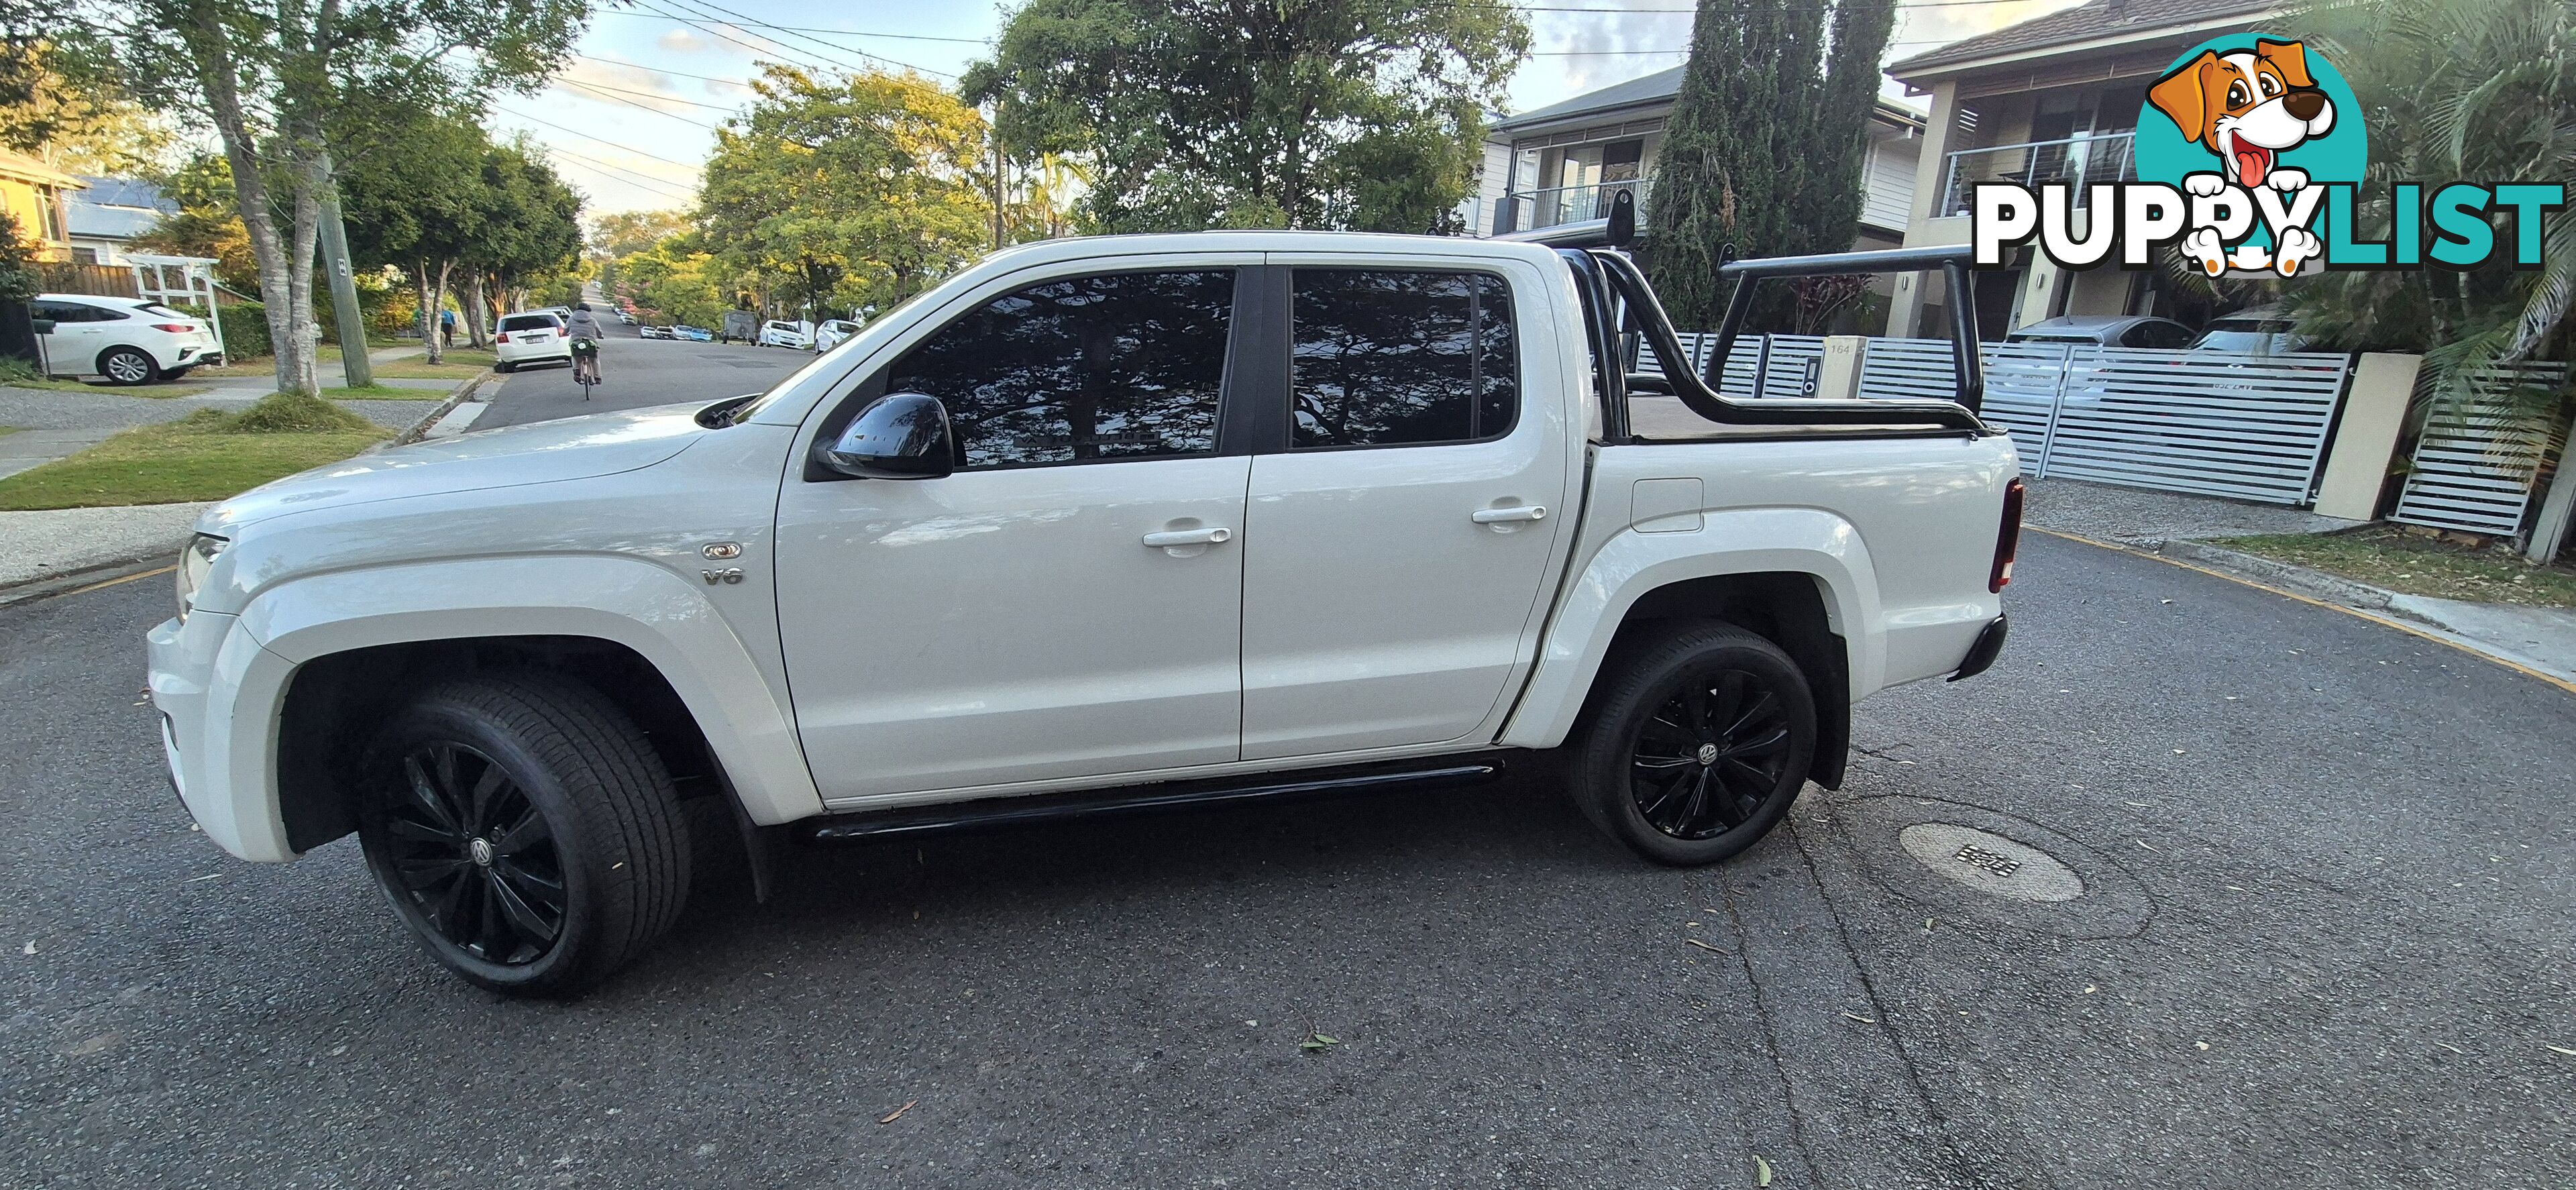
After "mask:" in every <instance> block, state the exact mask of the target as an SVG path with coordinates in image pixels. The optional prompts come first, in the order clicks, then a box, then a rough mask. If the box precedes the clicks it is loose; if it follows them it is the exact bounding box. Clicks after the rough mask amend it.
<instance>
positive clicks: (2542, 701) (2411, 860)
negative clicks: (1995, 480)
mask: <svg viewBox="0 0 2576 1190" xmlns="http://www.w3.org/2000/svg"><path fill="white" fill-rule="evenodd" d="M513 383H514V384H515V383H518V382H515V381H514V382H513ZM169 605H170V593H169V590H168V579H167V578H166V577H153V578H149V579H145V580H141V581H136V582H132V583H127V584H125V585H121V586H113V587H108V588H105V589H100V590H94V591H89V592H86V593H80V594H71V595H65V596H60V597H56V598H51V599H47V600H43V601H40V602H36V603H32V604H26V605H20V606H16V607H10V608H6V609H0V707H6V708H8V712H7V715H6V717H5V721H0V821H6V822H7V823H8V824H9V829H8V830H7V831H6V832H5V833H0V864H5V870H6V871H8V872H9V873H11V875H12V879H10V880H9V881H8V882H7V883H6V885H5V887H0V931H5V933H0V962H5V963H7V964H9V965H10V968H11V971H12V974H13V978H11V979H9V980H8V981H7V982H6V983H5V985H0V997H5V1000H6V1003H5V1006H0V1021H5V1022H6V1023H5V1025H0V1046H5V1053H6V1061H5V1063H0V1111H5V1113H6V1120H7V1135H8V1137H9V1143H8V1144H7V1145H6V1146H5V1148H0V1185H8V1186H13V1187H14V1186H27V1187H35V1186H115V1187H126V1186H164V1185H167V1186H222V1187H233V1186H249V1185H257V1186H281V1187H284V1186H293V1187H307V1186H312V1187H319V1186H368V1187H380V1186H382V1187H392V1186H491V1185H503V1186H557V1185H563V1186H617V1187H633V1186H690V1187H696V1186H777V1185H800V1186H819V1185H833V1186H869V1187H877V1186H925V1187H964V1186H1020V1185H1046V1186H1219V1185H1227V1186H1297V1187H1312V1186H1350V1187H1389V1186H1464V1185H1494V1186H1512V1187H1519V1186H1603V1187H1644V1186H1690V1187H1734V1186H1745V1187H1750V1186H1754V1185H1755V1184H1756V1172H1755V1171H1756V1159H1757V1157H1758V1158H1759V1159H1760V1160H1761V1161H1763V1162H1767V1163H1768V1165H1769V1166H1770V1167H1771V1168H1772V1169H1773V1170H1774V1171H1775V1180H1774V1182H1773V1185H1775V1186H1783V1187H1859V1188H1870V1190H1877V1188H1888V1187H1908V1186H1934V1187H1988V1186H1993V1187H2024V1186H2028V1187H2040V1186H2059V1187H2105V1188H2113V1187H2116V1188H2124V1190H2125V1188H2128V1187H2137V1186H2154V1187H2159V1188H2167V1187H2213V1188H2215V1187H2226V1188H2229V1190H2235V1188H2238V1187H2246V1186H2260V1187H2267V1188H2270V1187H2400V1186H2403V1187H2477V1188H2479V1190H2492V1188H2498V1187H2556V1186H2564V1185H2565V1184H2566V1178H2567V1171H2568V1170H2570V1169H2576V1118H2571V1116H2576V1109H2571V1104H2576V1056H2570V1055H2568V1054H2565V1053H2563V1052H2559V1051H2553V1049H2552V1048H2551V1047H2552V1046H2557V1047H2561V1050H2576V992H2571V990H2570V986H2569V985H2570V980H2569V978H2568V975H2569V972H2570V971H2571V970H2576V941H2571V940H2576V859H2571V857H2572V856H2576V825H2571V817H2570V815H2569V814H2568V813H2567V807H2568V795H2569V793H2570V789H2571V780H2570V776H2569V774H2570V773H2571V771H2576V696H2571V695H2569V694H2567V693H2565V692H2562V691H2560V690H2558V689H2555V688H2553V687H2550V686H2548V685H2545V684H2543V683H2540V682H2537V681H2534V680H2531V679H2529V678H2526V677H2523V676H2520V675H2518V674H2516V673H2514V672H2511V671H2508V670H2506V669H2503V668H2500V667H2498V666H2496V665H2493V664H2491V663H2488V662H2486V661H2483V660H2480V659H2478V658H2475V657H2471V656H2469V655H2466V654H2463V653H2460V652H2456V651H2454V650H2452V649H2450V648H2448V647H2446V646H2443V645H2440V644H2436V643H2432V642H2428V641H2425V640H2421V639H2418V638H2416V637H2413V636H2409V635H2406V634H2403V633H2400V632H2397V631H2394V630H2391V629H2388V628H2385V627H2382V626H2378V625H2375V624H2372V623H2368V622H2365V621H2363V620H2360V619H2357V618H2354V617H2351V616H2348V615H2344V614H2340V613H2337V612H2334V611H2331V610H2327V609H2323V608H2318V607H2314V606H2309V605H2305V604H2301V603H2297V602H2292V601H2289V600H2285V599H2282V598H2280V597H2277V596H2274V595H2271V594H2267V593H2264V592H2261V591H2257V590H2253V589H2249V588H2246V587H2243V586H2239V585H2236V584H2233V583H2230V582H2227V581H2224V580H2220V579H2217V578H2213V577H2210V576H2206V575H2202V574H2198V573H2195V572H2192V571H2189V570H2184V569H2180V568H2176V567H2173V566H2169V565H2165V564H2162V563H2159V562H2156V561H2153V560H2150V559H2146V558H2142V557H2137V556H2133V555H2127V554H2121V553H2114V552H2110V551H2106V550H2102V549H2097V548H2093V547H2088V546H2081V545H2076V544H2072V543H2068V542H2065V541H2060V540H2056V539H2052V538H2046V537H2038V538H2035V539H2034V540H2032V541H2030V542H2029V543H2028V544H2027V545H2026V546H2025V549H2024V555H2023V562H2022V569H2021V578H2020V579H2019V581H2018V582H2017V583H2016V585H2015V586H2014V588H2013V590H2012V593H2011V596H2010V605H2011V609H2012V612H2013V616H2014V625H2015V630H2014V633H2013V641H2012V644H2011V647H2010V648H2009V649H2007V650H2006V652H2005V654H2004V658H2003V661H2002V663H2001V664H2000V665H1998V666H1997V668H1996V669H1995V670H1994V671H1993V672H1991V673H1989V674H1987V675H1985V676H1983V677H1980V678H1977V679H1975V680H1972V681H1969V682H1965V683H1960V684H1957V685H1944V684H1941V683H1937V682H1936V683H1931V684H1927V685H1921V686H1915V687H1910V688H1906V689H1902V690H1898V691H1895V692H1892V693H1889V694H1886V695H1882V696H1880V697H1879V698H1877V699H1874V700H1873V701H1871V702H1870V703H1868V704H1866V705H1865V706H1864V707H1863V708H1862V709H1861V715H1860V725H1859V734H1860V737H1861V742H1862V744H1863V746H1864V752H1863V753H1862V754H1861V756H1860V757H1859V758H1858V759H1857V761H1856V763H1855V765H1854V771H1853V775H1852V779H1851V782H1850V786H1849V788H1847V789H1846V790H1844V791H1842V792H1840V793H1833V794H1828V793H1825V792H1822V791H1819V790H1813V789H1811V790H1810V791H1809V792H1808V795H1807V797H1806V798H1805V800H1803V801H1802V802H1801V803H1800V806H1799V808H1798V810H1797V811H1796V813H1795V815H1794V818H1793V826H1792V827H1791V829H1788V830H1784V831H1782V832H1780V833H1778V834H1776V835H1775V836H1774V837H1773V838H1771V839H1770V840H1767V841H1766V842H1765V843H1764V844H1762V845H1761V846H1759V847H1757V848H1756V849H1755V850H1753V851H1751V852H1749V853H1747V854H1746V855H1744V856H1742V857H1740V858H1739V859H1738V860H1737V861H1736V862H1734V863H1731V864H1728V865H1725V866H1722V867H1719V868H1716V869H1713V870H1704V871H1692V872H1678V871H1670V870H1662V869H1656V868H1651V867H1647V866H1644V865H1642V864H1640V863H1638V862H1637V861H1635V860H1633V859H1631V858H1629V857H1628V856H1627V855H1626V854H1625V853H1623V852H1621V851H1620V850H1618V849H1616V848H1614V847H1613V846H1612V845H1611V844H1609V843H1607V842H1605V841H1603V840H1602V839H1600V838H1598V837H1596V836H1595V835H1594V834H1593V833H1592V832H1591V830H1590V829H1589V828H1588V827H1587V826H1586V825H1585V824H1584V822H1583V821H1582V819H1581V818H1580V816H1578V815H1577V814H1576V813H1574V812H1573V811H1572V810H1571V809H1570V808H1569V807H1568V806H1567V805H1566V804H1565V803H1564V802H1563V800H1562V799H1561V798H1560V797H1559V796H1558V795H1557V794H1556V792H1555V791H1554V789H1553V788H1551V785H1550V782H1549V781H1548V780H1547V779H1546V777H1545V775H1544V773H1525V774H1524V775H1522V776H1520V777H1518V778H1516V779H1514V780H1512V781H1510V782H1508V783H1505V784H1502V785H1496V786H1487V787H1483V788H1473V789H1463V790H1445V791H1436V792H1433V791H1415V792H1404V793H1391V794H1381V795H1378V796H1375V797H1373V798H1370V799H1367V800H1349V801H1339V802H1324V803H1308V804H1301V805H1288V806H1267V807H1248V808H1238V809H1233V810H1226V811H1217V812H1201V813H1194V814H1189V815H1185V816H1172V817H1164V818H1157V819H1151V820H1130V821H1123V822H1116V823H1099V824H1087V825H1080V826H1074V827H1068V828H1061V829H1055V830H1052V831H1049V832H1046V833H1023V834H996V835H980V836H961V837H951V838H945V839H937V840H929V841H923V842H918V843H906V844H902V845H891V846H889V845H880V846H875V847H870V848H864V849H856V850H845V851H835V852H811V853H800V854H799V855H798V856H797V857H796V858H795V859H794V861H793V863H792V864H791V867H790V870H789V872H788V874H787V877H788V878H787V881H786V883H787V886H788V887H787V891H786V892H785V894H784V895H783V896H782V897H781V898H780V899H778V900H775V901H773V902H772V903H770V904H768V905H756V904H752V903H750V902H749V901H748V899H747V898H746V897H744V896H743V895H741V893H740V892H739V891H736V890H729V889H725V888H718V889H714V890H711V891H707V892H702V894H701V896H700V897H699V898H698V900H697V901H696V902H695V903H693V905H692V906H691V908H690V910H689V913H688V915H687V916H686V918H685V919H684V920H683V922H682V924H681V926H680V927H679V928H678V930H677V931H676V932H675V934H674V935H673V936H672V937H671V938H669V939H668V940H667V941H666V942H665V944H664V945H663V946H662V947H661V948H660V949H659V950H658V951H657V952H655V953H654V954H652V955H651V956H649V957H648V958H646V959H645V960H644V961H643V962H641V963H640V964H638V965H637V966H636V967H634V968H632V969H630V970H629V971H628V972H627V973H625V975H624V976H622V977H621V978H620V979H618V980H617V981H616V982H614V983H613V984H611V985H610V986H609V987H607V988H606V989H605V990H603V991H601V992H599V993H598V994H595V995H593V996H591V997H590V998H588V999H586V1000H583V1001H581V1002H578V1003H574V1004H569V1005H547V1004H526V1003H515V1002H508V1001H503V1000H499V999H496V998H494V997H491V996H488V995H485V994H483V993H479V992H476V991H474V990H472V989H470V988H468V987H466V986H464V985H462V984H460V983H457V982H455V981H454V980H451V979H449V978H448V977H446V976H445V975H444V974H442V973H441V972H439V971H438V970H437V969H435V968H433V966H432V965H431V963H430V961H429V960H428V959H427V958H426V957H424V956H423V955H422V954H421V953H419V952H418V950H417V949H416V948H415V946H414V945H413V943H412V942H411V941H410V940H409V939H408V937H406V936H405V935H404V934H403V933H402V932H401V931H400V929H399V928H398V927H397V926H396V924H395V922H394V919H393V917H392V916H391V914H390V913H389V912H388V911H387V910H386V909H385V908H384V907H383V905H382V903H381V901H380V900H379V897H378V894H377V893H376V892H375V890H374V889H373V888H372V887H371V886H370V885H369V884H368V882H367V879H366V877H365V875H364V872H363V869H362V867H361V863H360V858H359V855H358V849H357V846H356V843H355V841H354V840H342V841H340V842H336V843H332V844H329V845H327V846H325V847H323V848H321V849H319V850H318V851H316V852H315V853H314V854H313V855H311V856H310V857H308V858H307V859H305V860H304V861H303V862H300V863H297V864H294V865H289V866H282V867H260V866H253V865H247V864H242V863H238V862H235V861H232V860H230V859H227V858H225V857H223V856H221V855H220V854H218V853H217V852H216V851H215V849H214V848H213V846H212V845H211V844H209V843H207V842H206V841H205V839H204V837H203V836H202V835H199V834H196V833H193V832H192V831H191V829H190V825H189V821H188V818H187V816H186V814H185V813H184V812H183V811H182V810H181V809H180V807H179V806H178V805H177V804H176V802H175V800H174V799H173V798H172V797H171V795H170V792H169V789H168V787H167V785H166V784H165V783H164V780H163V777H162V773H161V762H160V758H159V750H158V747H157V745H156V743H155V736H154V726H153V720H152V712H151V710H150V709H149V708H148V707H147V706H145V705H144V704H143V702H142V701H141V700H142V695H141V694H140V693H139V688H140V686H141V676H140V671H141V667H142V646H141V639H140V637H141V633H142V632H143V630H144V629H145V627H146V626H147V625H149V624H150V623H152V622H153V621H156V620H158V619H160V618H162V617H163V616H165V615H167V614H168V611H169ZM1934 821H1937V822H1945V823H1952V824H1959V825H1966V826H1974V827H1981V828H1985V829H1988V830H1992V831H1995V832H1998V833H2001V834H2004V835H2006V836H2009V837H2011V838H2013V839H2017V840H2019V841H2021V842H2023V843H2026V844H2030V845H2033V846H2036V847H2039V848H2042V849H2044V850H2045V851H2047V852H2048V853H2049V854H2051V855H2054V856H2056V857H2057V858H2059V859H2061V860H2062V861H2064V863H2065V864H2066V865H2068V866H2069V867H2070V868H2071V869H2072V870H2073V871H2074V872H2075V873H2077V874H2078V875H2079V876H2080V877H2081V879H2082V880H2083V882H2084V886H2085V891H2084V893H2083V895H2082V896H2079V897H2076V898H2074V899H2073V900H2068V901H2062V902H2057V903H2024V902H2011V901H2004V900H1999V899H1996V898H1994V897H1991V896H1988V895H1987V894H1985V893H1982V892H1978V891H1975V890H1972V889H1969V888H1967V887H1965V886H1963V885H1961V884H1958V883H1954V882H1952V881H1950V880H1948V879H1946V878H1944V877H1940V876H1936V875H1934V874H1932V873H1931V872H1930V871H1929V870H1928V869H1927V868H1925V867H1924V866H1923V865H1922V864H1920V863H1917V862H1916V861H1915V860H1913V859H1912V858H1910V857H1909V855H1908V854H1907V853H1906V852H1905V851H1904V850H1903V849H1902V848H1901V847H1900V846H1899V845H1898V843H1897V841H1896V833H1897V831H1898V830H1899V829H1900V828H1901V827H1903V826H1906V825H1909V824H1915V823H1921V822H1934ZM1310 1031H1311V1032H1320V1033H1323V1034H1326V1035H1329V1036H1331V1037H1333V1038H1335V1039H1337V1040H1338V1041H1339V1044H1338V1045H1334V1046H1329V1047H1326V1048H1324V1049H1323V1050H1321V1051H1318V1052H1309V1051H1306V1050H1302V1049H1300V1048H1299V1042H1300V1040H1301V1039H1304V1038H1306V1037H1307V1036H1308V1035H1309V1033H1310ZM2204 1046H2205V1047H2206V1048H2203V1047H2204ZM2553 1171H2554V1172H2553Z"/></svg>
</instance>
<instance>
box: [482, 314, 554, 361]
mask: <svg viewBox="0 0 2576 1190" xmlns="http://www.w3.org/2000/svg"><path fill="white" fill-rule="evenodd" d="M492 353H493V355H494V356H496V357H497V360H496V362H495V363H494V364H493V365H492V370H493V371H495V372H516V371H518V370H519V367H520V365H522V364H544V363H556V362H560V363H562V364H564V365H565V366H567V367H569V366H571V364H572V340H571V339H569V338H567V337H565V335H564V329H563V322H562V320H560V319H558V318H556V317H555V316H554V315H552V314H546V313H540V312H537V311H533V310H531V311H525V312H522V313H518V314H509V315H504V316H502V319H501V329H500V331H499V332H498V333H496V334H494V335H493V336H492Z"/></svg>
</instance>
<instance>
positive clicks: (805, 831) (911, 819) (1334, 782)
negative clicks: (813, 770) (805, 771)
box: [791, 758, 1503, 843]
mask: <svg viewBox="0 0 2576 1190" xmlns="http://www.w3.org/2000/svg"><path fill="white" fill-rule="evenodd" d="M1502 774H1503V762H1502V760H1501V759H1500V758H1494V759H1480V760H1476V761H1471V762H1465V763H1461V762H1459V761H1458V760H1457V759H1456V758H1446V763H1440V764H1436V765H1428V766H1426V765H1424V764H1422V763H1420V762H1413V763H1399V764H1395V765H1386V764H1379V765H1369V766H1365V767H1360V768H1342V769H1309V770H1305V771H1302V772H1298V773H1295V774H1279V773H1260V774H1255V775H1253V776H1251V777H1249V778H1242V779H1236V780H1215V781H1168V782H1164V783H1162V784H1159V785H1143V786H1137V787H1135V788H1132V789H1109V790H1083V791H1079V792H1075V793H1040V794H1026V795H1021V796H1016V797H1015V796H1003V797H987V798H977V799H975V800H973V801H965V802H944V803H941V804H938V805H928V806H898V807H895V808H893V809H888V810H862V811H858V812H856V813H850V814H829V815H825V816H823V817H821V818H809V819H807V820H805V821H804V822H801V823H798V824H797V825H796V826H794V827H793V828H791V829H792V830H793V831H794V834H795V837H796V838H797V839H799V840H802V841H804V842H807V843H855V842H860V841H864V840H868V839H882V838H888V837H893V836H900V835H918V834H925V833H929V832H933V831H950V830H963V829H969V828H978V827H1014V826H1038V825H1043V824H1046V823H1051V822H1060V821H1063V820H1066V819H1072V818H1096V817H1103V816H1107V815H1113V814H1142V813H1150V812H1153V811H1158V810H1181V809H1189V808H1192V807H1197V806H1213V805H1223V804H1226V803H1229V802H1244V801H1253V800H1256V799H1267V798H1284V797H1299V796H1309V797H1313V796H1324V795H1329V794H1336V793H1356V792H1361V791H1364V790H1370V789H1378V788H1382V787H1386V786H1393V785H1410V786H1421V787H1431V786H1442V785H1469V784H1475V783H1478V782H1483V781H1491V780H1494V779H1495V778H1498V777H1500V776H1502ZM1283 776H1285V777H1287V778H1288V779H1286V780H1282V779H1281V778H1282V777H1283Z"/></svg>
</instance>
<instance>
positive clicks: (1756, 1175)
mask: <svg viewBox="0 0 2576 1190" xmlns="http://www.w3.org/2000/svg"><path fill="white" fill-rule="evenodd" d="M1753 1184H1754V1185H1756V1186H1768V1185H1770V1184H1771V1163H1770V1162H1768V1161H1765V1160H1763V1159H1762V1154H1760V1153H1755V1154H1754V1155H1753Z"/></svg>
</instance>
